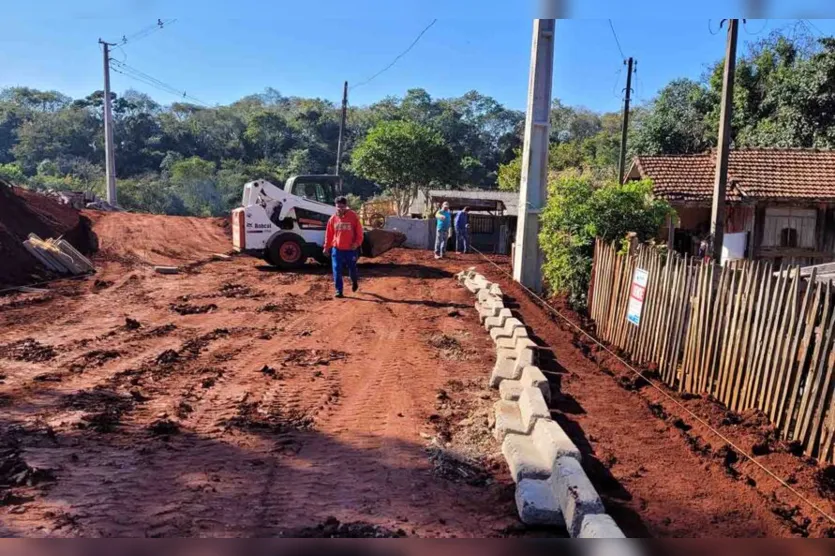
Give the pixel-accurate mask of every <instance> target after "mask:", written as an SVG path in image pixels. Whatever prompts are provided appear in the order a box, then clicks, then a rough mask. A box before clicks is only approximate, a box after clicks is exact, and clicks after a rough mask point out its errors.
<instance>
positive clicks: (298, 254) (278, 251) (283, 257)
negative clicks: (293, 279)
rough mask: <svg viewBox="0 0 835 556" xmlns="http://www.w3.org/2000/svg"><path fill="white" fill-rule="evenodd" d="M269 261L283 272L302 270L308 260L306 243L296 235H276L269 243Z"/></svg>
mask: <svg viewBox="0 0 835 556" xmlns="http://www.w3.org/2000/svg"><path fill="white" fill-rule="evenodd" d="M267 260H268V261H269V262H270V263H271V264H273V265H275V266H277V267H278V268H280V269H283V270H291V269H294V268H300V267H301V266H302V265H304V262H305V260H307V256H305V254H304V242H303V241H302V240H301V238H299V237H298V236H297V235H295V234H276V235H274V236H273V237H272V238H270V241H269V242H268V243H267Z"/></svg>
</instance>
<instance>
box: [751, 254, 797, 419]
mask: <svg viewBox="0 0 835 556" xmlns="http://www.w3.org/2000/svg"><path fill="white" fill-rule="evenodd" d="M791 272H792V270H791V268H787V269H786V273H785V274H784V275H783V276H782V278H783V285H782V287H781V288H780V297H779V298H778V308H777V309H778V310H777V313H776V314H777V324H776V325H775V326H774V329H773V330H772V334H771V337H770V338H769V342H768V344H767V349H768V353H767V355H766V358H765V362H764V367H763V370H764V371H765V376H764V377H763V384H764V388H763V390H762V394H761V403H760V406H759V408H760V410H761V411H763V412H764V413H765V414H766V415H769V413H770V412H769V408H770V407H771V398H772V397H773V395H774V388H775V384H778V383H779V377H778V376H777V375H778V373H779V369H778V366H779V363H780V358H781V357H782V354H781V351H780V348H781V346H782V342H783V340H784V339H785V338H786V331H787V330H788V327H789V322H791V320H792V319H793V318H794V313H795V312H796V311H797V305H798V300H797V288H798V282H797V281H796V280H792V278H791ZM787 288H788V292H787V293H784V290H786V289H787ZM769 419H771V416H770V415H769Z"/></svg>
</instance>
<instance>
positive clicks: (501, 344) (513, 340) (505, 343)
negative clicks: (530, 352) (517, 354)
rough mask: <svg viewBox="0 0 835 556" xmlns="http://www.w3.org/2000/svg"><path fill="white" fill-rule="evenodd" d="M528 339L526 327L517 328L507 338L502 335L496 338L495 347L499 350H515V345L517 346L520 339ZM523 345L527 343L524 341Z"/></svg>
mask: <svg viewBox="0 0 835 556" xmlns="http://www.w3.org/2000/svg"><path fill="white" fill-rule="evenodd" d="M529 339H530V338H528V331H527V329H525V328H517V329H516V330H514V331H513V335H512V336H510V337H509V338H506V337H503V338H499V339H498V340H496V349H497V350H499V349H513V350H515V349H516V346H518V345H519V343H520V342H521V341H522V340H529ZM524 345H528V344H527V343H525V344H524Z"/></svg>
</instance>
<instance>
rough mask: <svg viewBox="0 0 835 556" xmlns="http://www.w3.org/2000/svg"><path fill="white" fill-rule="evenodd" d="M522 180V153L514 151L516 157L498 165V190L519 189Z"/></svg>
mask: <svg viewBox="0 0 835 556" xmlns="http://www.w3.org/2000/svg"><path fill="white" fill-rule="evenodd" d="M521 182H522V153H521V152H519V151H518V150H517V151H516V158H514V159H513V160H511V161H510V162H508V163H506V164H500V165H499V190H501V191H519V186H520V184H521Z"/></svg>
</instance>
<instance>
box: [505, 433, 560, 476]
mask: <svg viewBox="0 0 835 556" xmlns="http://www.w3.org/2000/svg"><path fill="white" fill-rule="evenodd" d="M502 454H503V455H504V459H505V461H506V462H507V466H508V467H509V468H510V475H511V477H513V482H514V483H518V482H519V481H521V480H522V479H540V480H544V479H547V478H548V477H550V476H551V467H552V465H551V462H550V461H548V460H547V459H546V458H545V457H544V456H543V455H542V454H541V453H540V452H539V450H537V448H536V445H535V444H534V443H533V441H532V440H531V437H530V436H528V435H521V434H506V435H505V437H504V440H503V441H502Z"/></svg>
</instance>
